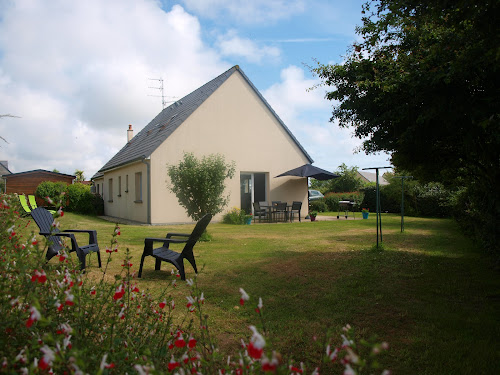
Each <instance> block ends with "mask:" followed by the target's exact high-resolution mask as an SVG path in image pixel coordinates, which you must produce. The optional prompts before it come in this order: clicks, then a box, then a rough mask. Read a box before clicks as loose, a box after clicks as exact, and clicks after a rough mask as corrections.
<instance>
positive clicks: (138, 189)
mask: <svg viewBox="0 0 500 375" xmlns="http://www.w3.org/2000/svg"><path fill="white" fill-rule="evenodd" d="M135 202H136V203H142V172H138V173H136V174H135Z"/></svg>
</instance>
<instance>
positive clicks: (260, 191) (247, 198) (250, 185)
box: [240, 173, 266, 213]
mask: <svg viewBox="0 0 500 375" xmlns="http://www.w3.org/2000/svg"><path fill="white" fill-rule="evenodd" d="M265 200H266V173H241V174H240V204H241V206H240V207H241V209H242V210H245V212H246V213H250V212H253V202H263V201H265Z"/></svg>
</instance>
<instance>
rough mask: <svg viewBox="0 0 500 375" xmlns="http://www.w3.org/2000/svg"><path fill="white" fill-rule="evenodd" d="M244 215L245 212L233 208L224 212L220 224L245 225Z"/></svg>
mask: <svg viewBox="0 0 500 375" xmlns="http://www.w3.org/2000/svg"><path fill="white" fill-rule="evenodd" d="M245 217H246V213H245V210H240V209H239V208H237V207H233V208H232V209H231V210H229V211H228V212H226V213H225V214H224V216H223V217H222V222H223V223H224V224H236V225H241V224H245Z"/></svg>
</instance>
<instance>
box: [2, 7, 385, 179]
mask: <svg viewBox="0 0 500 375" xmlns="http://www.w3.org/2000/svg"><path fill="white" fill-rule="evenodd" d="M363 2H364V0H362V1H361V0H350V1H345V0H179V1H169V0H162V1H159V0H107V1H101V0H73V1H67V0H0V115H6V114H8V115H12V116H15V117H2V118H0V136H1V137H3V138H4V139H5V142H4V141H3V140H2V139H0V160H7V161H8V166H9V170H10V171H11V172H13V173H17V172H23V171H29V170H35V169H46V170H54V169H56V170H58V171H59V172H61V173H67V174H74V172H75V170H77V169H78V170H83V171H84V174H85V177H86V178H87V179H90V177H92V176H93V175H94V174H95V173H96V172H97V171H98V170H99V169H100V168H101V167H102V166H103V165H104V164H105V163H106V162H107V161H108V160H109V159H110V158H111V157H112V156H113V155H114V154H115V153H116V152H118V151H119V150H120V149H121V148H122V147H123V146H124V145H125V143H126V141H127V138H126V137H127V136H126V133H127V129H128V124H132V125H133V128H134V134H137V133H138V132H139V131H140V130H141V129H142V128H143V127H144V126H146V125H147V124H148V123H149V121H151V120H152V119H153V118H154V117H155V116H156V115H157V114H158V113H159V112H160V111H161V110H162V103H161V97H160V95H161V91H160V90H158V89H156V88H155V87H159V84H160V81H158V80H157V79H160V78H161V79H163V85H164V95H165V100H166V101H174V100H176V99H180V98H182V97H183V96H185V95H187V94H189V93H190V92H192V91H193V90H195V89H196V88H198V87H200V86H201V85H203V84H204V83H206V82H208V81H209V80H211V79H213V78H215V77H217V76H218V75H220V74H221V73H223V72H224V71H226V70H227V69H229V68H231V67H232V66H234V65H239V66H240V68H241V69H242V70H243V72H245V74H246V75H247V76H248V78H249V79H250V80H251V81H252V82H253V84H254V85H255V86H256V87H257V89H258V90H259V91H260V92H261V93H262V95H263V96H264V97H265V98H266V100H267V101H268V102H269V104H270V105H271V107H273V109H274V110H275V112H276V113H277V114H278V115H279V116H280V118H281V119H282V120H283V121H284V123H285V124H286V125H287V127H288V128H289V129H290V130H291V131H292V133H293V134H294V135H295V137H296V138H297V139H298V141H299V142H300V143H301V145H302V146H303V147H304V148H305V150H306V151H307V152H308V153H309V155H310V156H311V157H312V159H313V160H314V165H316V166H318V167H320V168H324V169H327V170H330V171H335V170H337V169H338V166H339V165H340V164H342V163H345V164H346V165H348V166H357V167H359V168H366V167H381V166H386V165H389V164H388V160H389V156H388V155H386V154H378V155H365V154H364V153H363V152H359V153H356V152H355V151H356V148H358V147H359V146H360V144H361V141H360V140H358V139H356V138H353V137H352V129H342V128H339V127H338V126H337V124H336V123H332V122H330V121H329V120H330V117H331V110H332V104H333V103H331V102H330V101H328V100H326V99H325V98H324V95H325V92H326V90H327V89H326V88H325V87H322V88H317V89H315V90H312V91H311V90H308V89H309V88H311V87H313V86H314V85H316V84H318V83H320V81H319V80H318V79H317V77H314V76H313V75H312V74H311V73H310V70H309V68H308V67H309V66H312V65H314V64H316V62H315V61H319V62H320V63H342V61H343V56H345V55H346V53H347V50H348V48H349V46H350V45H351V44H352V43H353V42H354V41H355V40H356V39H357V38H358V37H357V36H356V34H355V27H356V25H360V24H361V5H362V3H363Z"/></svg>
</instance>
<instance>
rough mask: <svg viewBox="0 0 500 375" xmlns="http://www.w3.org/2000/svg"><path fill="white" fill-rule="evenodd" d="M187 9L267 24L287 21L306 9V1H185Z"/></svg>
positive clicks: (216, 17) (205, 14)
mask: <svg viewBox="0 0 500 375" xmlns="http://www.w3.org/2000/svg"><path fill="white" fill-rule="evenodd" d="M183 3H184V4H185V5H186V7H187V8H188V9H189V10H191V11H193V12H195V13H197V14H199V15H200V16H203V17H208V18H212V19H219V20H220V19H222V20H223V19H224V18H225V17H229V18H231V19H233V20H237V21H238V22H239V23H243V24H265V23H268V22H275V21H278V20H280V19H286V18H289V17H291V16H292V15H294V14H298V13H302V12H303V11H304V10H305V9H306V1H305V0H251V1H248V0H183Z"/></svg>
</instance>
